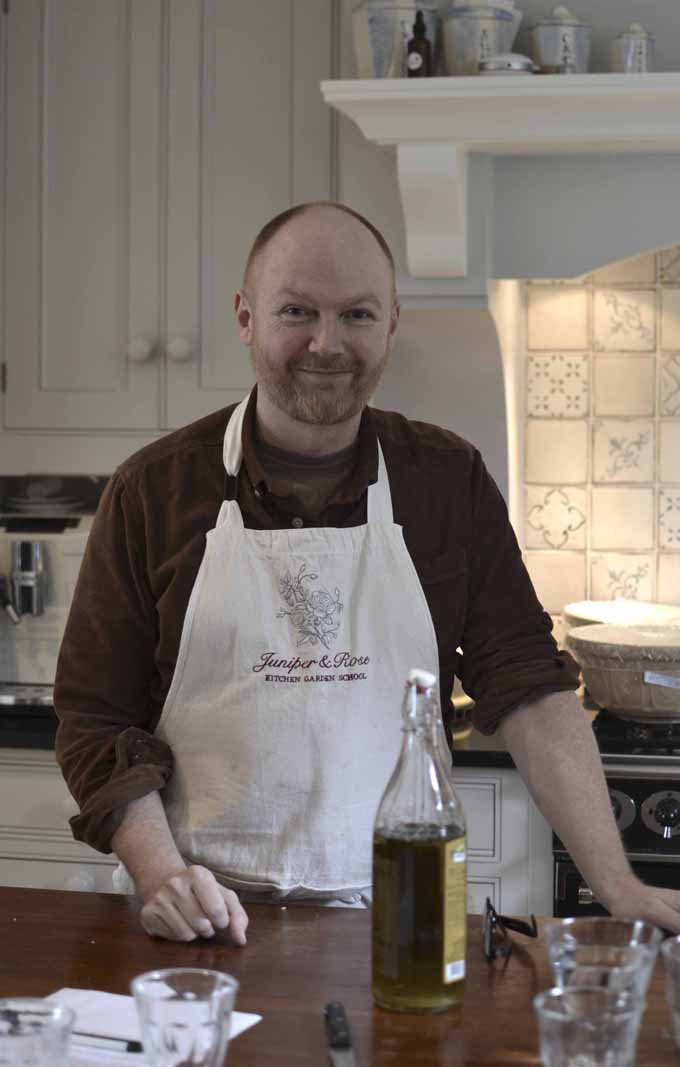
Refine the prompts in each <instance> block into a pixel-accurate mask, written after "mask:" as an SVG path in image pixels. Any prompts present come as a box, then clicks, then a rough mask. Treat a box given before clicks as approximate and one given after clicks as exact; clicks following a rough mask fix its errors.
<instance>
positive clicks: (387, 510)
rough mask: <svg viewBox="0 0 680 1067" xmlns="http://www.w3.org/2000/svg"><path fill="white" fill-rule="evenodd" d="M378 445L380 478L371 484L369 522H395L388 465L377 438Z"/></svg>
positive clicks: (368, 500)
mask: <svg viewBox="0 0 680 1067" xmlns="http://www.w3.org/2000/svg"><path fill="white" fill-rule="evenodd" d="M376 444H377V446H378V480H377V482H375V484H374V485H369V487H368V494H367V502H366V521H367V522H389V523H393V522H394V513H393V511H392V496H391V493H390V481H389V478H388V477H387V467H386V466H385V457H384V456H383V451H382V448H381V447H380V441H378V440H377V438H376Z"/></svg>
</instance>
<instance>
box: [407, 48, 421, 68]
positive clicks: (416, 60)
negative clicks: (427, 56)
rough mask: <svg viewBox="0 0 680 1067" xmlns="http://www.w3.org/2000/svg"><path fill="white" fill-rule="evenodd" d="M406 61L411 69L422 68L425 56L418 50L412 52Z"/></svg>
mask: <svg viewBox="0 0 680 1067" xmlns="http://www.w3.org/2000/svg"><path fill="white" fill-rule="evenodd" d="M406 62H407V63H408V69H409V70H420V68H421V67H422V65H423V57H422V56H421V55H419V54H418V52H410V53H409V57H408V59H407V60H406Z"/></svg>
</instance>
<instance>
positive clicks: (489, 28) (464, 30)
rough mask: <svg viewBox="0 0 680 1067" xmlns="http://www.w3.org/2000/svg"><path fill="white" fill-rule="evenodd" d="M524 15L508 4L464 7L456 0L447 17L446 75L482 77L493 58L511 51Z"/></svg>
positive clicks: (444, 28) (444, 34)
mask: <svg viewBox="0 0 680 1067" xmlns="http://www.w3.org/2000/svg"><path fill="white" fill-rule="evenodd" d="M521 19H522V14H521V12H520V11H517V10H516V9H515V8H514V6H513V5H511V4H508V3H504V4H500V3H499V4H498V5H495V4H493V3H489V4H486V5H481V4H477V3H470V4H464V3H461V2H460V0H454V2H453V3H452V4H451V6H450V7H449V8H448V10H447V11H446V12H445V14H444V16H443V37H444V60H445V65H446V73H447V74H451V75H462V74H478V73H479V64H480V63H481V62H483V61H484V60H486V59H488V58H489V56H493V55H498V54H500V53H508V52H510V51H511V49H512V46H513V43H514V40H515V36H516V34H517V29H518V27H519V23H520V21H521Z"/></svg>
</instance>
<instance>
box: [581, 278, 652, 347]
mask: <svg viewBox="0 0 680 1067" xmlns="http://www.w3.org/2000/svg"><path fill="white" fill-rule="evenodd" d="M593 307H594V311H593V315H594V323H593V330H594V339H593V347H594V348H595V350H596V351H598V352H651V351H653V350H654V347H655V321H656V293H654V292H653V291H651V290H646V289H597V290H596V291H595V295H594V305H593Z"/></svg>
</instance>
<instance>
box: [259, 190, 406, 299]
mask: <svg viewBox="0 0 680 1067" xmlns="http://www.w3.org/2000/svg"><path fill="white" fill-rule="evenodd" d="M315 238H316V240H317V241H318V240H319V239H320V240H321V241H324V240H325V241H326V248H327V254H328V255H329V256H330V255H331V254H332V255H334V256H340V257H341V258H346V257H347V258H349V259H350V260H351V262H352V264H353V265H354V266H355V267H360V263H361V260H362V259H363V258H366V259H367V260H368V261H370V262H371V263H377V264H380V265H381V266H382V269H383V270H384V271H385V272H386V277H387V279H388V285H389V295H390V303H393V302H394V300H395V299H396V281H395V269H394V259H393V257H392V253H391V252H390V249H389V246H388V244H387V242H386V241H385V238H384V237H383V235H382V234H381V233H380V231H379V230H378V229H377V228H376V227H375V226H373V224H372V223H370V222H369V221H368V219H366V218H364V216H363V215H360V214H359V213H358V212H356V211H354V210H353V209H352V208H349V207H346V206H345V205H344V204H335V203H333V202H332V201H312V202H310V203H306V204H298V205H297V206H296V207H293V208H289V209H288V210H287V211H283V212H281V214H279V215H276V216H275V218H273V219H271V220H270V221H269V222H268V223H266V225H265V226H263V228H262V229H261V230H260V232H259V234H258V235H257V237H256V238H255V241H254V242H253V246H252V248H251V250H250V254H249V256H248V260H247V263H246V269H245V272H244V278H243V289H244V290H245V292H246V293H248V295H249V297H250V300H251V302H252V303H254V302H255V301H256V299H257V291H258V288H259V282H260V278H261V275H262V268H263V265H264V264H265V263H267V260H268V259H270V258H271V257H272V256H273V258H274V266H273V269H274V270H276V271H278V270H280V267H281V265H282V260H285V256H286V255H287V254H289V253H290V252H291V250H293V249H294V250H295V251H298V250H299V251H301V252H302V253H303V255H304V244H305V242H309V241H310V240H314V239H315ZM310 251H311V249H310ZM270 269H271V264H270Z"/></svg>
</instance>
